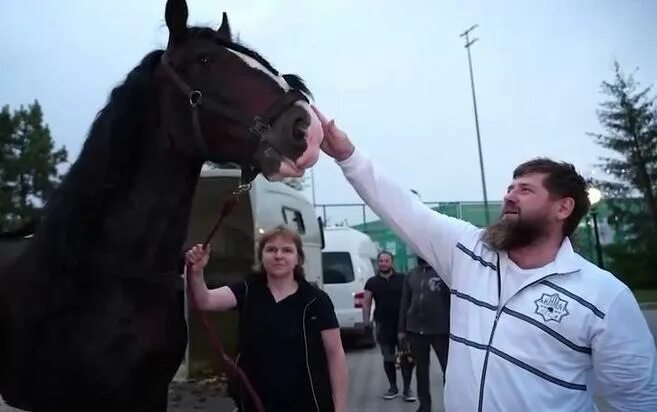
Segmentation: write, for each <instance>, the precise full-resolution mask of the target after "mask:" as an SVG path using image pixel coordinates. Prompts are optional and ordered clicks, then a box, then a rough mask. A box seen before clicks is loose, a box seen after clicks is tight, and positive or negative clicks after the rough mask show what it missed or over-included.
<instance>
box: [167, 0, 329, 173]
mask: <svg viewBox="0 0 657 412" xmlns="http://www.w3.org/2000/svg"><path fill="white" fill-rule="evenodd" d="M187 15H188V13H187V4H186V2H185V1H184V0H168V1H167V5H166V12H165V18H166V24H167V27H168V28H169V43H168V46H167V50H166V51H165V53H164V55H163V58H162V64H161V67H160V73H161V74H162V78H163V80H164V82H165V86H164V87H165V88H166V91H165V92H164V93H163V99H162V100H161V102H162V103H161V104H162V105H163V107H162V112H163V116H164V121H165V122H166V123H165V124H166V128H167V130H168V133H169V135H170V136H171V138H172V139H174V141H175V145H176V147H181V148H183V149H184V150H186V151H187V152H188V153H190V154H192V155H195V156H198V157H199V158H201V159H202V160H211V161H214V162H237V163H240V164H241V166H242V172H243V177H244V179H245V180H247V181H248V180H251V179H253V178H254V177H255V176H256V175H257V174H258V173H259V172H262V173H263V174H264V175H265V176H266V177H267V178H269V179H275V178H276V177H281V176H300V175H301V174H303V169H304V168H306V167H309V166H312V164H314V162H315V161H316V160H317V156H318V152H319V143H320V141H321V138H322V131H321V126H319V123H318V121H317V118H316V117H315V115H314V113H313V111H312V109H311V108H310V105H309V101H308V99H309V97H308V96H309V95H310V92H309V91H308V89H307V88H306V87H305V85H304V84H303V82H302V81H301V79H300V78H299V77H297V76H295V75H288V74H286V75H280V74H279V73H278V72H277V71H276V70H275V69H274V68H273V67H272V66H271V65H270V64H269V63H268V62H267V61H266V60H265V59H263V58H262V57H260V55H258V54H257V53H256V52H254V51H252V50H250V49H248V48H246V47H245V46H243V45H241V44H239V43H237V42H235V41H234V40H233V39H232V35H231V30H230V27H229V23H228V17H227V16H226V14H225V13H224V14H223V19H222V23H221V26H220V27H219V28H218V29H217V30H213V29H209V28H200V27H188V26H187ZM295 161H296V162H297V164H300V166H301V168H300V169H297V168H296V166H295Z"/></svg>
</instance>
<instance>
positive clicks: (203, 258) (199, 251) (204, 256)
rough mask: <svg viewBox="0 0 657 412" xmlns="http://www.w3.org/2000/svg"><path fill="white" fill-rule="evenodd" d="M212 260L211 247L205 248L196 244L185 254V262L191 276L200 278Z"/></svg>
mask: <svg viewBox="0 0 657 412" xmlns="http://www.w3.org/2000/svg"><path fill="white" fill-rule="evenodd" d="M208 260H210V245H208V246H207V248H204V247H203V245H202V244H200V243H199V244H196V245H194V247H192V248H191V249H189V250H188V251H187V253H185V261H186V262H187V266H188V268H189V271H188V275H189V276H198V275H200V274H202V273H203V269H205V266H206V265H207V264H208Z"/></svg>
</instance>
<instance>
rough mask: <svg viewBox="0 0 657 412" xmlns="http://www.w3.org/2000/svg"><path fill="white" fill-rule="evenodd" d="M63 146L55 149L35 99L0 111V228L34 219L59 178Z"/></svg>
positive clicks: (63, 160)
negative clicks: (0, 191) (16, 107)
mask: <svg viewBox="0 0 657 412" xmlns="http://www.w3.org/2000/svg"><path fill="white" fill-rule="evenodd" d="M67 157H68V154H67V151H66V148H64V147H62V148H60V149H55V143H54V141H53V139H52V137H51V135H50V129H49V128H48V126H47V125H46V124H44V122H43V111H42V110H41V106H40V105H39V102H38V101H35V102H34V103H33V104H30V105H28V106H27V108H25V107H23V106H20V108H19V109H18V110H16V111H15V112H14V113H13V114H11V113H10V112H9V107H7V106H5V107H4V108H3V109H2V112H1V114H0V160H2V163H1V166H0V176H1V177H2V192H3V193H2V195H0V228H2V229H3V230H11V229H16V228H18V227H20V226H22V225H23V224H25V223H27V222H30V221H33V220H35V219H38V217H39V215H40V212H41V208H42V206H43V204H44V203H45V201H46V200H47V198H48V196H49V194H50V193H51V192H52V190H53V189H54V188H55V187H56V185H57V184H58V183H59V181H60V180H61V174H60V173H59V171H58V167H59V166H60V165H61V164H62V163H65V162H66V161H67Z"/></svg>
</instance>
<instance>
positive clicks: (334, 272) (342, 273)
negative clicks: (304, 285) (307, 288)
mask: <svg viewBox="0 0 657 412" xmlns="http://www.w3.org/2000/svg"><path fill="white" fill-rule="evenodd" d="M322 267H323V269H324V284H331V283H333V284H335V283H349V282H353V281H354V267H353V265H352V263H351V256H350V255H349V253H348V252H324V253H322Z"/></svg>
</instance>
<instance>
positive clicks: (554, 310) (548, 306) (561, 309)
mask: <svg viewBox="0 0 657 412" xmlns="http://www.w3.org/2000/svg"><path fill="white" fill-rule="evenodd" d="M534 303H535V304H536V310H535V311H534V313H536V314H537V315H541V316H542V317H543V320H544V321H545V322H549V321H551V320H553V321H555V322H561V319H562V318H563V317H564V316H566V315H568V309H567V308H566V306H568V301H566V300H563V299H561V297H559V294H558V293H555V294H553V295H548V294H547V293H544V294H543V296H541V297H540V298H539V299H536V300H535V301H534Z"/></svg>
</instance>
